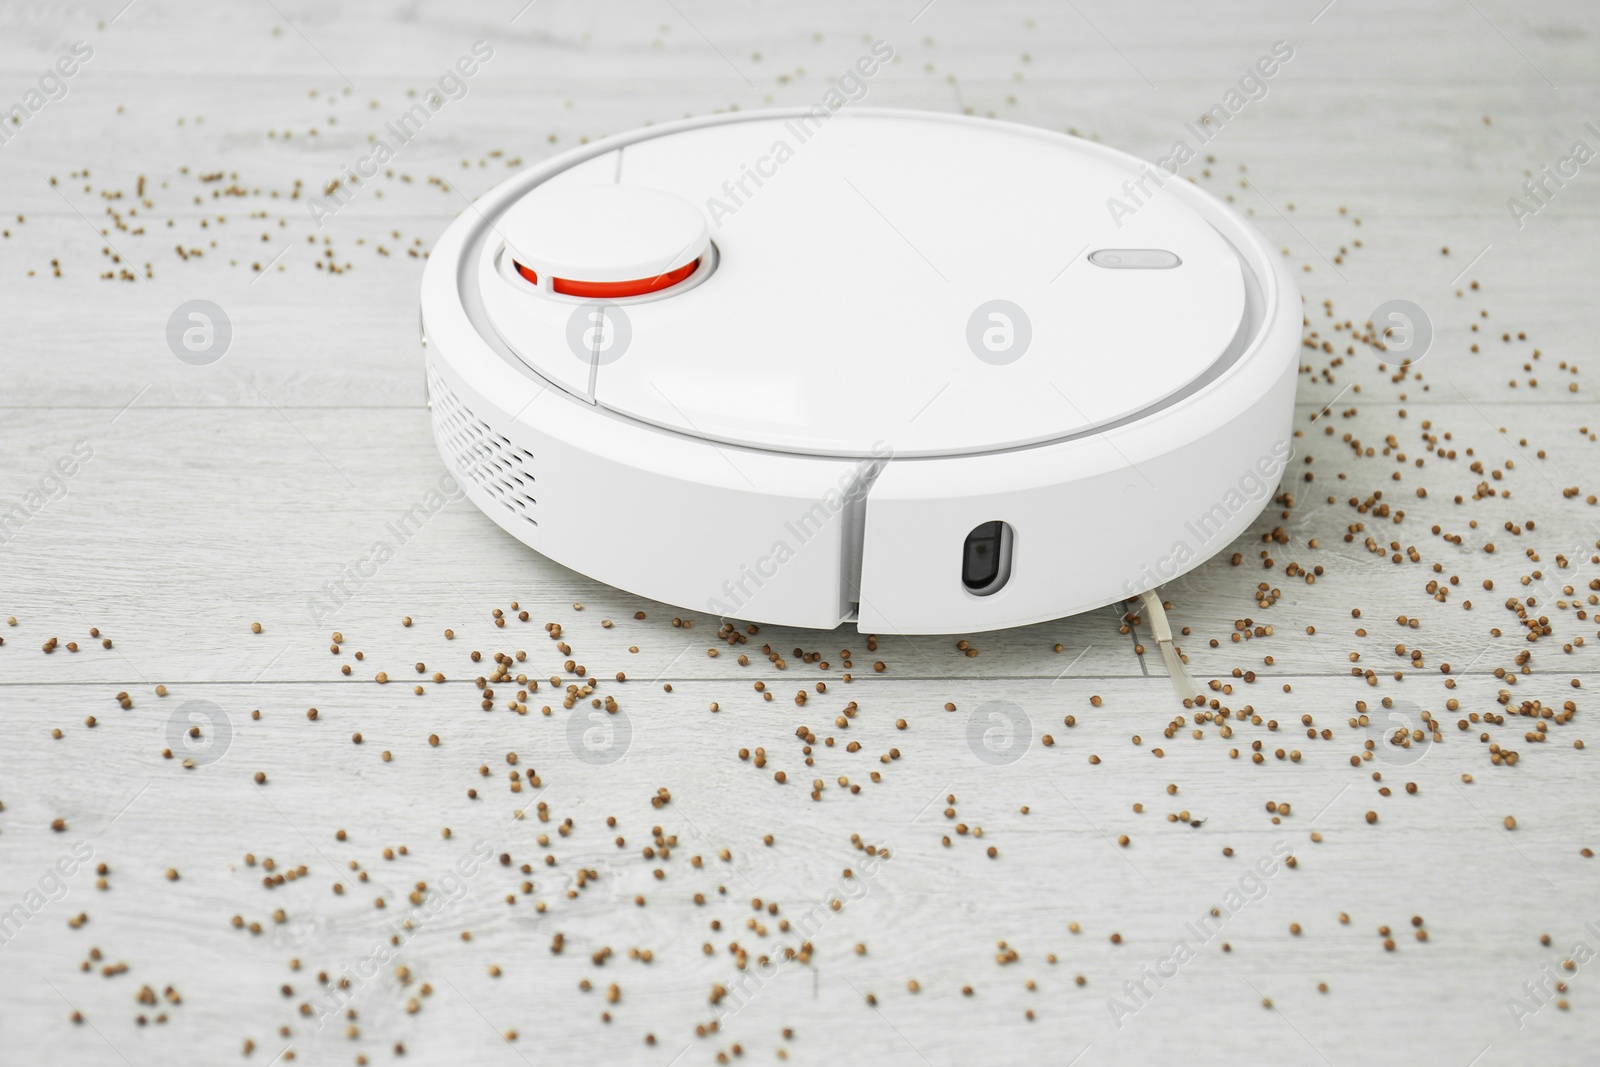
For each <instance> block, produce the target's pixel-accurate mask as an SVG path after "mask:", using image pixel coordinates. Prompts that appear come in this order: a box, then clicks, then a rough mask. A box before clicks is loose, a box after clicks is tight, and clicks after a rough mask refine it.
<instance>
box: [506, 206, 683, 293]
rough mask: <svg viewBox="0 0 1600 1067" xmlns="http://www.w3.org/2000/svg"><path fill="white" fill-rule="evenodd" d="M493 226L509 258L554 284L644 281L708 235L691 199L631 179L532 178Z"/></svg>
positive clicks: (678, 262) (678, 261)
mask: <svg viewBox="0 0 1600 1067" xmlns="http://www.w3.org/2000/svg"><path fill="white" fill-rule="evenodd" d="M499 230H500V232H501V234H502V235H503V236H504V237H505V239H506V243H507V245H508V246H509V247H510V251H511V255H512V258H513V259H514V260H515V262H516V264H517V265H519V266H521V267H524V268H527V270H528V271H532V272H535V273H536V274H538V275H539V277H540V278H543V277H545V276H549V277H550V278H552V279H555V280H556V281H557V283H558V284H559V283H561V282H567V283H579V284H583V283H626V282H644V281H649V280H651V279H655V278H659V277H661V276H663V275H666V274H669V273H671V272H673V271H677V270H679V269H680V268H683V267H687V266H689V265H690V264H693V263H694V262H695V261H696V260H697V259H699V258H700V257H701V256H702V255H703V254H704V253H705V252H706V250H707V248H708V246H709V245H710V243H711V236H710V231H709V230H708V228H707V225H706V218H705V215H704V213H702V212H701V210H700V208H699V207H698V206H696V205H695V204H694V203H692V202H690V201H689V200H686V199H684V198H683V197H681V196H677V195H675V194H673V193H669V192H665V191H663V190H660V189H650V188H646V187H644V186H638V185H618V184H605V185H571V184H560V183H557V184H554V185H550V186H540V187H538V188H536V189H534V190H532V191H531V192H529V193H528V195H526V196H525V197H523V198H522V199H521V200H520V201H518V202H517V203H516V204H515V205H514V206H513V207H511V208H510V210H508V211H507V212H506V214H505V216H504V218H503V219H502V220H501V221H500V223H499ZM524 276H526V271H525V272H524Z"/></svg>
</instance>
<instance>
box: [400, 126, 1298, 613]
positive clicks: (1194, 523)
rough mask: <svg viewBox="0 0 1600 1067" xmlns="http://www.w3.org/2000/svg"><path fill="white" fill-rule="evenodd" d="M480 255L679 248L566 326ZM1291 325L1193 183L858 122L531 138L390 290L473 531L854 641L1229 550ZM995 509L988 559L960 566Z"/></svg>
mask: <svg viewBox="0 0 1600 1067" xmlns="http://www.w3.org/2000/svg"><path fill="white" fill-rule="evenodd" d="M604 186H625V187H627V188H628V189H629V190H642V192H640V193H638V194H635V193H634V192H629V191H617V190H607V189H604V188H597V187H604ZM1130 190H1132V192H1130ZM653 196H654V199H652V197H653ZM1113 197H1115V198H1117V199H1118V200H1119V201H1121V202H1122V203H1123V204H1125V205H1126V204H1134V205H1136V209H1135V210H1134V211H1133V212H1132V213H1131V214H1129V213H1127V212H1113V211H1111V210H1110V209H1109V208H1108V200H1110V199H1111V198H1113ZM651 204H659V205H661V210H660V213H659V216H658V215H655V214H652V212H654V211H655V209H654V208H653V207H651ZM686 204H687V205H694V206H695V207H696V208H697V209H698V210H700V211H702V212H703V229H700V228H697V226H696V220H695V219H694V218H693V217H691V214H690V213H688V212H686V211H685V210H684V207H683V206H684V205H686ZM578 212H587V214H586V215H585V216H584V218H583V221H582V223H581V225H579V226H576V227H574V226H573V225H572V223H571V220H572V219H573V218H574V217H575V215H576V213H578ZM608 213H610V215H611V216H613V217H615V218H616V219H617V220H618V223H617V225H616V227H615V228H614V229H611V230H608V229H606V224H605V221H604V220H605V218H606V217H607V215H608ZM590 229H593V230H596V231H597V234H596V237H595V239H594V240H593V241H592V242H585V241H584V240H582V234H583V233H584V232H586V231H588V230H590ZM541 235H548V236H549V237H550V238H551V239H550V241H549V242H548V243H547V244H546V245H545V246H544V248H541V247H540V244H539V242H540V239H541ZM702 235H703V236H704V237H705V239H706V241H705V244H704V245H703V246H702V245H699V244H697V242H698V241H700V240H701V238H702ZM508 243H509V244H510V245H511V252H514V253H516V254H517V255H519V256H521V257H522V258H521V260H520V261H522V262H524V263H526V262H527V259H528V258H529V257H532V258H535V259H537V258H538V257H540V256H541V255H543V256H544V257H545V259H544V260H542V261H541V262H543V263H544V264H545V265H546V266H554V267H555V268H556V269H560V270H567V271H577V272H583V273H585V274H586V276H587V278H588V279H592V280H595V281H603V282H617V281H625V280H627V279H630V278H637V277H640V272H641V269H643V270H644V271H645V272H646V273H651V274H654V273H658V272H661V271H665V270H668V269H670V268H671V267H672V266H675V265H677V264H679V263H682V262H686V260H684V259H683V258H682V256H681V255H680V254H679V252H678V251H677V249H676V247H673V248H670V249H669V248H666V247H665V246H667V245H673V246H676V245H678V244H686V245H689V246H693V247H692V248H691V252H692V251H694V250H696V249H698V250H700V254H699V255H698V263H699V265H698V266H697V267H696V268H695V269H694V270H693V272H692V273H689V274H688V275H687V276H686V277H684V278H683V279H682V280H680V281H676V282H675V283H673V284H671V285H669V286H667V287H665V288H662V289H659V290H657V291H653V292H650V293H648V294H646V295H637V296H626V297H620V298H617V299H615V300H614V301H610V302H606V303H607V304H608V306H606V307H604V308H601V309H599V313H600V314H601V315H602V316H603V319H602V320H601V322H600V328H598V329H596V328H594V322H593V320H592V319H591V318H590V317H591V316H592V315H593V314H595V313H596V307H595V301H592V300H588V301H586V300H583V299H580V298H577V297H572V296H566V295H562V294H560V293H557V292H553V291H551V290H550V289H549V287H548V285H547V284H546V283H545V279H544V277H543V276H542V275H541V277H540V284H538V285H534V284H531V283H530V282H528V281H527V280H526V278H525V277H522V276H519V275H518V273H517V272H516V271H515V269H513V268H512V267H511V266H510V265H509V264H508V262H507V260H508V250H507V244H508ZM993 301H1004V302H1006V303H1005V304H1004V305H1002V306H1001V307H1000V310H999V311H998V312H996V311H994V310H993V305H992V302H993ZM1019 309H1020V314H1021V318H1019V317H1018V315H1017V311H1018V310H1019ZM995 314H998V315H999V316H1000V318H994V317H993V316H994V315H995ZM1301 315H1302V311H1301V306H1300V300H1299V295H1298V292H1297V290H1296V287H1295V283H1294V280H1293V278H1292V277H1291V276H1290V275H1289V274H1288V272H1287V271H1286V270H1285V269H1284V267H1283V266H1282V264H1281V262H1280V257H1279V256H1278V255H1277V254H1276V253H1275V252H1274V250H1272V249H1271V248H1270V247H1268V246H1267V245H1266V244H1265V242H1264V241H1263V240H1262V238H1261V237H1260V235H1259V234H1257V233H1256V231H1255V230H1254V229H1253V228H1252V227H1251V226H1250V225H1248V224H1247V223H1246V222H1245V221H1244V220H1243V219H1241V218H1240V217H1239V216H1238V215H1237V214H1235V213H1234V212H1233V211H1231V210H1230V209H1228V208H1227V207H1225V206H1224V205H1223V204H1221V203H1219V202H1218V201H1217V200H1215V199H1214V198H1212V197H1210V196H1209V195H1207V194H1205V193H1204V192H1202V191H1200V190H1199V189H1197V188H1196V187H1194V186H1193V185H1192V184H1190V183H1189V182H1186V181H1183V180H1181V179H1177V178H1173V177H1172V176H1170V175H1168V174H1166V173H1164V172H1162V171H1159V170H1157V169H1156V168H1153V167H1151V166H1149V165H1146V164H1143V163H1141V162H1140V161H1139V160H1137V159H1135V158H1133V157H1131V156H1128V155H1125V154H1123V153H1121V152H1117V151H1115V150H1113V149H1109V148H1105V147H1103V146H1100V145H1097V144H1093V143H1090V142H1086V141H1082V140H1078V139H1076V138H1072V137H1067V136H1063V135H1060V134H1054V133H1049V132H1047V131H1043V130H1036V129H1032V128H1029V127H1024V126H1018V125H1013V124H1009V123H1001V122H994V121H991V120H983V119H974V118H966V117H960V116H951V115H941V114H928V113H921V112H909V111H890V110H876V109H865V108H863V109H848V110H843V111H840V112H837V113H834V114H832V115H831V116H828V117H825V118H824V117H819V116H818V115H817V114H815V113H811V112H805V111H767V112H740V113H736V114H731V115H720V116H714V117H710V118H704V119H693V120H687V121H684V122H676V123H668V124H664V125H661V126H655V127H651V128H648V129H644V130H639V131H635V132H632V133H627V134H622V135H619V136H616V137H611V138H608V139H606V140H604V141H600V142H596V143H595V144H592V145H588V146H585V147H584V148H581V149H578V150H576V151H573V152H569V153H566V154H564V155H561V156H558V157H556V158H554V159H552V160H549V161H548V162H546V163H544V164H542V165H540V166H538V167H535V168H533V169H531V170H529V171H525V172H523V173H521V174H518V175H516V176H515V177H513V178H511V179H510V180H508V181H506V182H505V183H503V184H502V185H500V186H498V187H497V188H495V189H494V190H492V191H491V192H490V193H488V194H487V195H485V196H484V197H482V198H480V199H479V200H478V201H477V202H476V205H475V210H473V211H469V212H466V213H464V214H463V215H462V216H461V217H460V218H458V219H457V220H456V221H455V222H454V223H453V224H452V225H451V226H450V228H449V229H448V230H447V231H446V232H445V234H444V236H443V237H442V238H441V239H440V242H439V244H438V246H437V248H436V249H435V250H434V253H433V255H432V257H431V259H430V260H429V263H428V266H427V269H426V271H425V273H424V277H423V291H422V316H423V324H424V334H425V345H426V351H427V362H428V382H429V392H430V400H431V407H432V411H433V422H434V430H435V434H436V437H437V438H438V442H439V446H440V449H441V451H442V452H443V454H444V456H445V458H446V460H447V461H448V462H449V463H450V464H451V466H452V468H454V469H456V470H457V471H458V472H459V473H461V474H462V475H464V477H463V478H462V482H463V485H464V486H465V488H466V490H467V493H468V495H469V496H470V497H471V498H472V499H473V501H474V502H475V503H477V504H478V505H479V506H480V507H481V508H483V510H484V511H485V512H486V513H487V514H488V515H490V516H491V517H492V518H493V519H495V521H496V522H498V523H499V524H500V525H501V526H502V527H503V528H504V529H506V530H507V531H509V532H510V533H511V534H513V535H514V536H515V537H517V538H519V539H520V540H522V541H524V542H525V543H527V544H528V545H530V546H532V547H533V548H535V549H536V550H538V551H539V552H541V553H543V554H545V555H547V556H549V557H550V558H552V559H554V560H557V561H558V562H560V563H563V564H565V565H566V566H568V567H571V568H573V569H574V570H577V571H580V572H582V573H584V574H587V575H590V576H592V577H594V578H597V579H600V580H602V581H605V582H608V583H610V584H612V585H616V586H619V587H621V588H624V589H627V590H629V591H632V592H634V593H638V594H640V595H643V596H647V597H651V598H653V599H656V600H660V601H665V602H667V603H670V604H675V605H680V606H682V607H686V608H690V609H694V610H701V611H710V612H713V613H715V614H719V615H723V616H726V617H728V618H736V619H748V620H753V621H759V622H771V623H780V624H789V625H796V626H807V627H818V628H832V627H835V626H837V625H839V624H840V623H841V622H846V621H850V620H852V619H854V620H856V621H857V623H858V625H859V627H860V629H862V630H863V631H870V632H877V633H955V632H971V631H979V630H990V629H998V628H1002V627H1008V626H1017V625H1022V624H1025V623H1031V622H1038V621H1043V620H1046V619H1051V618H1057V617H1060V616H1063V615H1069V614H1073V613H1076V612H1080V611H1085V610H1089V609H1092V608H1095V607H1098V606H1101V605H1104V604H1107V603H1111V602H1114V601H1118V600H1122V599H1125V598H1127V597H1130V596H1132V595H1135V594H1137V593H1139V592H1141V591H1143V590H1145V589H1148V588H1151V587H1153V586H1155V585H1158V584H1161V583H1162V582H1165V581H1169V580H1171V579H1172V578H1174V577H1176V576H1177V575H1179V574H1181V573H1183V572H1184V571H1187V570H1189V569H1191V568H1192V567H1194V566H1196V565H1198V564H1199V563H1200V562H1202V561H1204V560H1205V559H1206V558H1208V557H1210V556H1211V555H1213V554H1215V553H1216V552H1218V551H1220V550H1221V549H1223V548H1224V547H1226V546H1227V545H1228V544H1229V543H1230V542H1231V541H1232V540H1233V539H1234V538H1235V537H1236V536H1237V535H1238V534H1239V533H1240V532H1241V531H1243V530H1244V529H1245V527H1246V526H1248V525H1249V523H1250V522H1251V521H1252V520H1253V519H1254V518H1255V517H1256V516H1257V515H1258V514H1259V513H1260V511H1261V509H1262V508H1263V507H1264V506H1265V505H1266V503H1267V502H1268V501H1269V500H1270V498H1271V495H1272V492H1273V489H1274V487H1275V486H1276V484H1277V482H1278V479H1279V477H1280V476H1281V474H1282V472H1283V470H1284V467H1285V465H1286V463H1287V460H1288V457H1289V454H1290V448H1289V441H1290V432H1291V431H1290V424H1291V417H1292V411H1293V400H1294V385H1295V370H1296V358H1297V353H1298V347H1299V344H1300V333H1301ZM618 338H622V339H623V342H622V343H618ZM1018 338H1022V339H1023V343H1022V344H1021V345H1020V346H1019V345H1018ZM1007 342H1009V345H1010V347H1007ZM1019 353H1020V354H1019ZM994 521H1000V522H1004V523H1005V524H1006V536H1005V540H1004V544H1005V550H1006V551H1005V556H1006V563H1007V564H1008V569H1007V572H1006V574H1005V575H1004V578H1003V580H1000V581H997V582H995V583H991V585H990V586H989V587H975V586H971V585H969V583H968V582H967V581H964V580H963V576H964V570H963V561H964V553H966V551H967V549H968V548H970V546H968V545H967V538H968V535H969V534H970V533H972V532H973V531H974V529H975V528H977V527H980V526H981V525H982V524H986V523H991V522H994ZM968 577H970V574H969V575H968ZM995 586H998V587H997V588H996V587H995Z"/></svg>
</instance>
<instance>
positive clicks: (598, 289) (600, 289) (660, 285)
mask: <svg viewBox="0 0 1600 1067" xmlns="http://www.w3.org/2000/svg"><path fill="white" fill-rule="evenodd" d="M511 262H512V265H513V266H515V267H516V268H517V273H518V274H520V275H522V276H523V277H524V278H526V279H528V281H530V282H532V283H533V284H534V285H538V284H539V275H538V274H537V273H536V272H535V271H533V270H532V269H530V268H528V267H524V266H523V265H522V264H521V263H518V262H517V261H516V260H512V261H511ZM699 265H700V261H699V260H698V259H696V260H694V261H693V262H691V263H685V264H684V265H683V266H681V267H678V268H676V269H675V270H669V271H667V272H666V273H665V274H657V275H656V276H655V277H653V278H640V279H638V280H637V281H627V282H575V281H569V280H568V279H566V278H552V279H551V281H550V287H551V288H552V289H554V290H555V291H556V292H558V293H561V294H563V295H565V296H587V297H597V298H600V299H615V298H617V297H623V296H643V295H644V294H646V293H653V292H656V291H657V290H660V289H665V288H667V287H668V286H671V285H677V284H678V283H679V282H681V281H683V280H684V279H685V278H687V277H688V276H689V275H691V274H693V273H694V270H695V268H696V267H698V266H699Z"/></svg>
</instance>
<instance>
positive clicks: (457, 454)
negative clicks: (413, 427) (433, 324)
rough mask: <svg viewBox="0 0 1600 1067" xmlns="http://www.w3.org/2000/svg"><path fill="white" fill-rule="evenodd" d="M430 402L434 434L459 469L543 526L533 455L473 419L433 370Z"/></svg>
mask: <svg viewBox="0 0 1600 1067" xmlns="http://www.w3.org/2000/svg"><path fill="white" fill-rule="evenodd" d="M428 398H429V402H430V406H431V407H432V409H433V435H434V437H435V438H437V439H438V442H439V447H440V449H441V450H443V452H444V453H445V454H446V455H447V456H449V457H450V459H451V460H452V461H453V462H454V464H455V467H456V470H457V471H458V472H459V473H461V474H464V475H466V476H467V477H468V478H471V479H472V480H473V481H474V482H476V483H477V484H478V487H479V488H481V489H483V490H484V491H486V492H487V493H488V494H489V495H490V496H491V497H493V498H494V499H495V500H497V501H499V503H500V505H501V506H502V507H504V508H505V509H506V510H507V511H509V512H511V514H513V515H515V516H517V517H518V518H520V519H523V520H524V521H526V522H528V523H530V524H531V525H534V526H537V525H539V520H538V519H537V518H536V517H535V511H536V510H537V508H538V503H539V502H538V501H537V500H536V499H535V498H534V495H533V494H534V482H535V479H534V476H533V470H534V462H533V453H532V452H529V451H528V450H527V449H525V448H518V447H517V446H516V445H513V444H512V443H511V442H510V441H508V440H507V439H506V438H504V437H502V436H501V435H500V434H497V433H495V432H494V431H493V430H492V429H490V428H489V424H488V423H486V422H484V421H483V420H482V419H480V418H478V417H477V416H476V415H474V414H473V413H472V411H471V409H470V408H468V407H467V406H466V405H465V404H463V403H462V402H461V401H460V399H459V398H457V397H456V395H455V393H453V392H451V390H450V387H449V386H448V385H446V384H445V383H444V380H443V379H442V378H440V377H439V375H438V374H436V373H435V372H434V369H433V367H432V365H430V366H429V367H428Z"/></svg>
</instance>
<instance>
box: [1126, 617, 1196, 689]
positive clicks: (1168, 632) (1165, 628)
mask: <svg viewBox="0 0 1600 1067" xmlns="http://www.w3.org/2000/svg"><path fill="white" fill-rule="evenodd" d="M1139 600H1140V602H1141V603H1143V604H1144V615H1145V621H1146V622H1148V623H1149V625H1150V633H1151V636H1153V637H1154V638H1155V639H1156V647H1157V648H1158V649H1160V650H1161V662H1163V663H1165V664H1166V665H1167V675H1168V676H1169V677H1170V678H1171V679H1172V688H1173V689H1175V690H1177V693H1178V699H1179V700H1184V701H1193V702H1195V703H1196V704H1198V703H1199V702H1200V701H1201V699H1202V697H1201V690H1200V687H1199V685H1197V684H1195V680H1194V679H1193V678H1192V677H1190V676H1189V671H1188V669H1187V668H1186V667H1184V665H1183V657H1181V656H1179V655H1178V649H1177V646H1175V645H1174V644H1173V643H1172V624H1171V623H1169V622H1168V621H1167V612H1166V609H1164V608H1163V607H1162V606H1161V597H1159V596H1158V595H1156V591H1155V590H1154V589H1148V590H1146V591H1145V592H1143V593H1140V594H1139Z"/></svg>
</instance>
